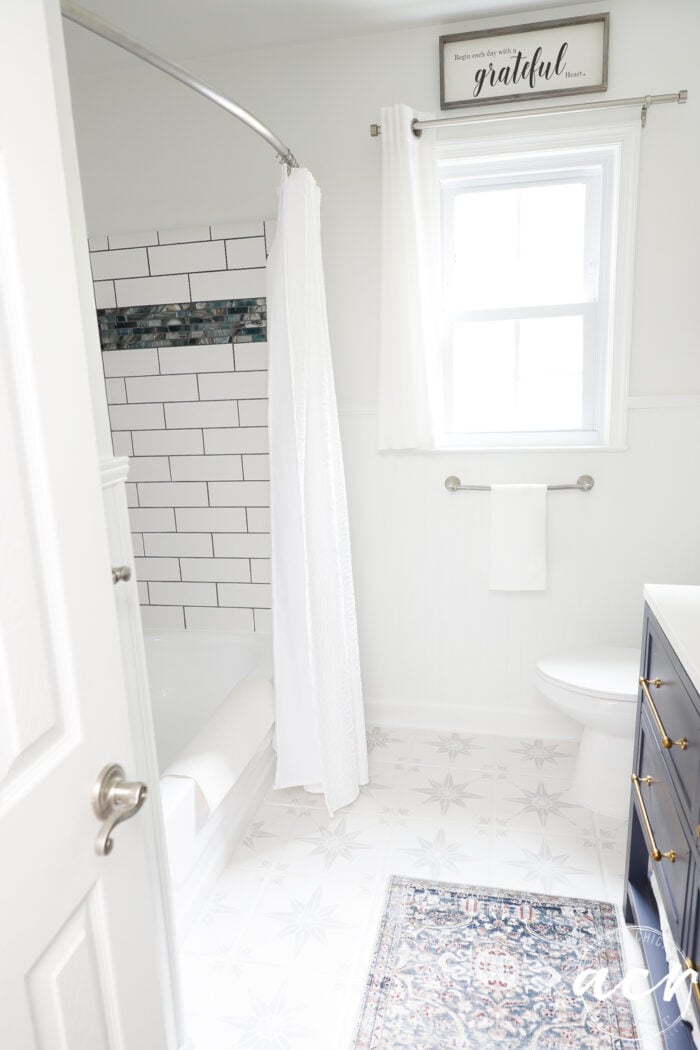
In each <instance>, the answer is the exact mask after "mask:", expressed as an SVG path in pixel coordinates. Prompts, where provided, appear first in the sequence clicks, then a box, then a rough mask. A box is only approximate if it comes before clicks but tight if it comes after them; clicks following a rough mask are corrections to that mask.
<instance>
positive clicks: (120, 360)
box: [102, 347, 158, 377]
mask: <svg viewBox="0 0 700 1050" xmlns="http://www.w3.org/2000/svg"><path fill="white" fill-rule="evenodd" d="M102 367H103V368H104V373H105V375H106V376H108V377H111V376H157V375H158V351H157V350H152V349H151V348H150V347H149V348H146V347H142V348H141V349H139V350H104V351H103V352H102Z"/></svg>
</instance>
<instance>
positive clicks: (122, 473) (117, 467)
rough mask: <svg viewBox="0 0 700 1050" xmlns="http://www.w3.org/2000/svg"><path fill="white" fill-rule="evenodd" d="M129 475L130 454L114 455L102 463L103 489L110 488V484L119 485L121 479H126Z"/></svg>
mask: <svg viewBox="0 0 700 1050" xmlns="http://www.w3.org/2000/svg"><path fill="white" fill-rule="evenodd" d="M128 476H129V457H128V456H114V457H113V458H112V459H105V460H103V461H102V463H100V480H101V481H102V488H103V489H106V488H108V487H109V486H110V485H118V484H119V482H120V481H126V479H127V477H128Z"/></svg>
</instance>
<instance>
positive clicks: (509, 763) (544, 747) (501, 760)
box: [494, 736, 578, 778]
mask: <svg viewBox="0 0 700 1050" xmlns="http://www.w3.org/2000/svg"><path fill="white" fill-rule="evenodd" d="M577 753H578V744H577V743H576V742H575V741H572V740H540V739H534V740H527V739H522V738H521V737H505V736H504V737H496V740H495V753H494V761H495V763H496V765H498V766H501V767H503V768H505V769H507V770H508V771H509V772H512V773H533V774H537V775H538V776H540V777H560V778H561V777H564V778H570V777H572V776H573V773H574V766H575V764H576V755H577Z"/></svg>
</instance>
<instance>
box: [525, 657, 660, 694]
mask: <svg viewBox="0 0 700 1050" xmlns="http://www.w3.org/2000/svg"><path fill="white" fill-rule="evenodd" d="M537 675H538V677H539V678H540V679H541V680H542V682H543V683H547V684H548V685H550V687H554V688H555V689H558V690H564V691H566V692H569V693H578V694H581V695H582V696H586V697H589V698H591V699H596V700H607V701H618V702H620V701H622V702H625V703H636V701H637V685H638V681H639V649H632V648H620V647H617V646H598V647H594V648H590V649H578V650H571V651H570V652H564V653H557V654H556V655H555V656H550V657H544V658H543V659H541V660H538V661H537Z"/></svg>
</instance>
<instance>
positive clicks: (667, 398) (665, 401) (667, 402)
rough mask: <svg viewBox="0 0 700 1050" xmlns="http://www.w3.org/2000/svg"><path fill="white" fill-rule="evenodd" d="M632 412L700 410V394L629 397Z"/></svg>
mask: <svg viewBox="0 0 700 1050" xmlns="http://www.w3.org/2000/svg"><path fill="white" fill-rule="evenodd" d="M627 408H628V409H629V410H630V411H634V410H635V409H646V408H700V394H650V395H643V396H640V397H628V398H627Z"/></svg>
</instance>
